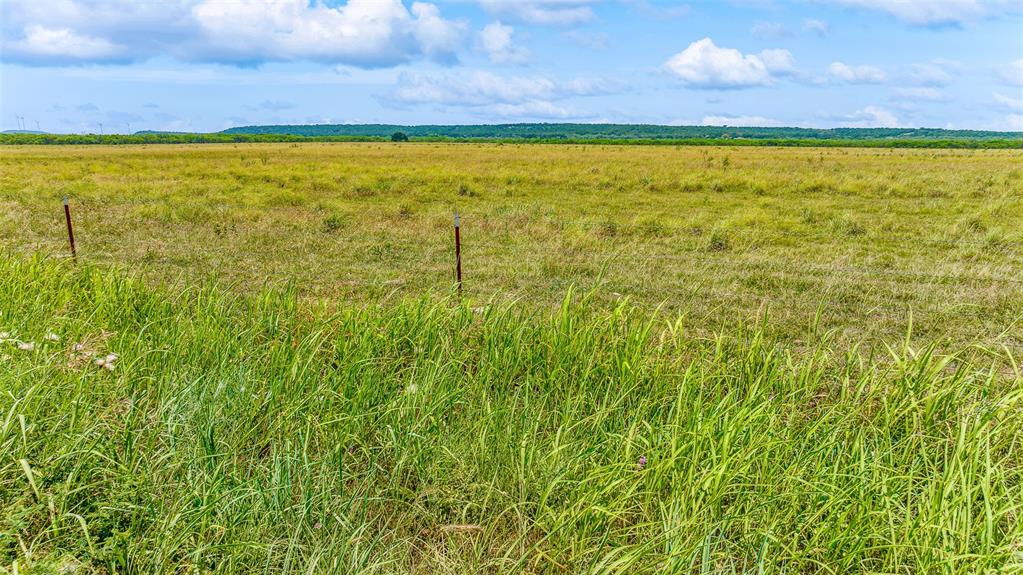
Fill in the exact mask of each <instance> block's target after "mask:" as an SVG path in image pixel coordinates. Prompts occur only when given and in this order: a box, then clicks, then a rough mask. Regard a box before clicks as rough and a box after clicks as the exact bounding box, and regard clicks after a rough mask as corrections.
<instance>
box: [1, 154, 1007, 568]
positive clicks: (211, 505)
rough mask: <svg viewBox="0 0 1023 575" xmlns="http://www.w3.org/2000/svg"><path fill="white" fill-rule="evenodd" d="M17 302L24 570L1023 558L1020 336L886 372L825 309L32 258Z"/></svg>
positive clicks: (9, 464) (14, 418)
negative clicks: (800, 318)
mask: <svg viewBox="0 0 1023 575" xmlns="http://www.w3.org/2000/svg"><path fill="white" fill-rule="evenodd" d="M125 161H126V160H125V159H123V158H121V159H116V160H112V159H111V158H107V162H125ZM107 173H109V171H108V172H107ZM185 175H186V176H187V174H185ZM136 185H138V183H136ZM194 193H195V192H193V194H194ZM6 201H9V200H6ZM143 205H144V204H143ZM317 233H320V232H317ZM150 241H154V240H150ZM729 243H730V245H731V247H730V248H729V249H732V250H734V249H736V247H735V245H734V244H735V243H736V242H734V241H733V242H729ZM298 264H299V262H295V265H298ZM0 310H2V312H3V314H2V315H0V330H2V331H4V332H7V333H5V334H4V335H3V338H4V342H3V343H2V344H0V362H2V366H3V369H0V388H2V389H3V391H4V392H3V393H2V394H0V454H2V457H0V564H2V565H3V567H0V569H4V570H6V571H7V572H10V573H185V572H195V573H246V574H248V573H279V572H289V573H290V572H296V573H297V572H302V573H450V574H461V573H471V572H486V573H552V574H554V573H637V574H643V573H658V574H659V573H781V572H784V573H947V574H960V573H961V574H972V573H1018V572H1020V570H1021V569H1023V554H1021V547H1020V544H1021V542H1023V521H1020V517H1019V514H1020V505H1021V501H1023V451H1021V450H1023V445H1021V444H1020V441H1019V438H1020V437H1021V436H1023V417H1021V416H1023V375H1021V373H1020V370H1019V367H1018V365H1019V364H1018V358H1016V360H1015V361H1014V360H1013V358H1012V357H1011V356H1010V355H1008V354H1007V353H1006V352H1005V351H1004V350H999V349H997V348H993V347H981V346H970V347H966V348H963V349H960V350H958V351H956V352H955V353H953V354H939V353H936V352H935V350H934V349H933V347H931V346H924V347H921V348H912V347H909V346H906V345H905V344H902V345H893V347H892V348H891V350H890V351H887V352H884V353H879V354H877V355H876V356H875V357H873V358H871V359H866V358H864V357H863V356H862V355H861V354H860V352H859V351H858V350H856V349H836V348H835V346H834V342H833V341H832V337H831V334H829V333H828V332H827V331H825V330H823V329H821V325H820V323H819V322H816V323H815V322H813V321H810V322H808V323H807V324H806V330H805V331H804V334H803V337H802V338H801V343H800V344H799V345H798V346H796V347H786V346H780V345H777V342H773V341H772V340H771V339H770V338H769V337H767V336H765V335H764V334H763V333H762V332H761V331H760V330H759V329H750V328H742V327H736V328H735V329H733V330H730V331H728V332H725V333H723V334H721V335H717V336H714V337H711V338H702V337H699V336H698V335H697V334H696V333H694V332H693V331H692V330H691V329H689V328H688V327H687V325H686V323H685V322H681V321H676V320H675V319H674V317H673V316H669V315H666V314H661V315H660V316H655V317H654V318H653V319H651V316H650V315H649V314H647V313H645V312H638V311H637V310H634V309H631V308H630V307H629V306H628V305H626V304H622V305H619V306H617V307H613V308H610V309H609V308H607V307H605V306H603V305H602V304H600V303H599V301H598V300H596V299H594V298H593V297H578V296H571V295H570V296H569V298H568V299H566V300H565V303H564V305H563V306H562V307H560V308H559V309H556V310H553V311H551V312H546V311H544V312H531V311H528V310H527V308H526V307H524V306H522V305H520V304H513V305H505V304H498V305H484V306H482V307H480V308H477V309H473V308H471V307H470V306H469V305H468V304H466V305H456V304H455V303H454V302H453V301H451V300H443V299H440V300H437V299H432V298H429V299H411V300H403V301H400V302H391V303H390V304H389V305H384V306H368V307H364V306H358V305H349V304H347V303H343V304H341V305H339V306H337V307H332V308H327V307H324V306H322V305H319V304H312V303H310V302H309V301H308V300H304V299H301V298H298V297H296V294H295V292H294V290H293V289H284V290H270V291H264V290H259V291H257V292H254V293H252V294H251V295H248V296H239V295H238V294H237V292H235V291H233V290H231V291H227V290H224V289H223V288H218V287H215V286H213V285H210V284H202V285H193V286H192V287H189V288H185V289H183V290H179V291H168V290H167V289H164V288H153V287H151V286H149V285H147V282H144V281H140V280H139V279H132V278H126V277H124V276H123V275H122V274H121V273H118V272H115V271H109V270H108V271H103V270H98V269H96V268H93V267H92V266H90V265H87V264H82V265H78V266H73V265H70V264H69V263H67V262H64V263H59V262H56V261H54V260H53V259H48V260H43V259H38V258H30V259H26V258H22V257H14V258H11V257H0Z"/></svg>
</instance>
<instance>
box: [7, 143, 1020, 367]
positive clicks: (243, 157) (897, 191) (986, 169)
mask: <svg viewBox="0 0 1023 575" xmlns="http://www.w3.org/2000/svg"><path fill="white" fill-rule="evenodd" d="M1021 162H1023V154H1021V153H1020V152H1019V151H996V150H985V151H973V150H880V149H806V148H797V149H794V148H702V147H639V146H575V145H495V144H415V143H414V144H375V143H374V144H302V145H299V144H253V145H206V146H149V147H146V146H125V147H112V146H106V147H100V146H97V147H71V146H68V147H5V148H3V154H2V155H0V202H2V207H3V215H2V216H0V239H2V241H3V242H4V244H5V245H7V246H8V247H9V248H10V249H11V250H12V251H14V252H17V253H31V252H43V253H46V254H52V255H55V256H64V255H65V254H66V252H67V248H66V243H65V242H66V238H65V235H64V228H63V225H64V224H63V219H62V218H63V215H62V212H61V206H60V198H61V196H63V195H69V196H71V198H72V201H73V209H74V215H75V217H76V224H77V230H78V241H79V249H80V255H81V257H82V258H83V259H86V260H89V261H92V262H99V263H104V264H112V265H114V266H117V267H123V268H129V269H135V270H141V271H143V272H144V273H145V274H146V275H147V277H149V278H151V279H152V280H153V281H157V282H168V281H169V282H175V283H185V284H188V283H194V282H198V281H202V280H203V279H205V278H207V277H208V276H209V275H211V274H213V275H216V276H218V277H220V278H221V279H223V280H226V281H228V282H231V284H232V285H233V286H235V287H236V289H240V290H246V291H249V290H254V289H255V288H257V287H259V286H262V285H263V284H264V283H265V282H266V281H271V282H275V283H277V282H282V281H289V280H291V281H294V282H295V285H296V288H297V289H298V290H299V291H300V293H302V294H303V295H305V296H307V297H310V298H331V299H339V300H354V301H357V302H367V303H370V302H372V303H375V302H379V301H381V300H386V299H387V298H395V297H400V296H404V295H410V294H411V295H415V294H420V293H425V292H446V291H447V290H448V289H450V286H451V283H452V257H453V246H452V237H451V236H452V233H451V224H452V217H451V216H452V213H453V212H454V211H455V210H459V211H460V212H462V214H463V238H464V262H465V263H464V267H465V274H466V284H465V290H466V295H467V296H468V297H470V298H472V299H473V300H477V301H485V300H488V299H489V298H492V297H496V298H500V299H504V298H517V299H519V300H522V301H523V302H525V303H527V304H530V305H536V306H538V307H546V306H550V305H555V304H557V303H558V302H560V301H561V300H562V298H563V297H564V295H565V293H566V290H567V289H568V288H569V286H571V285H575V286H577V287H578V288H579V289H580V290H581V291H589V290H594V297H595V298H596V299H597V300H598V301H602V302H605V303H607V304H609V305H610V304H613V303H614V302H615V301H617V300H619V299H620V298H629V299H630V301H632V302H633V303H635V304H637V305H639V306H641V307H647V308H654V307H657V306H663V307H664V308H666V309H667V310H669V311H670V312H671V313H672V314H674V313H676V312H679V313H683V314H685V316H686V318H687V319H686V320H684V321H685V323H686V325H687V326H688V328H689V329H690V330H692V331H695V332H696V333H699V334H705V333H709V332H711V331H713V330H716V329H719V328H724V327H727V326H730V325H732V324H735V323H737V322H742V321H756V320H758V319H762V318H763V317H764V314H765V313H766V314H767V320H766V325H767V327H768V329H769V330H770V331H773V332H775V333H777V334H778V335H781V336H784V337H789V338H793V339H799V338H800V337H801V336H802V334H803V333H805V331H806V329H807V327H808V326H809V325H810V323H811V322H812V320H813V317H814V316H815V314H816V312H817V310H818V307H820V309H821V310H822V316H821V328H822V329H835V330H837V331H838V332H839V337H840V338H841V339H842V340H843V341H846V342H858V341H868V342H872V341H878V340H884V341H892V340H893V339H895V338H900V337H903V336H904V335H905V333H906V330H907V328H908V326H909V318H910V312H912V325H913V333H914V337H915V338H920V339H924V340H934V339H938V338H948V339H950V340H951V341H953V342H956V343H964V342H971V343H972V342H979V343H986V344H1006V345H1009V346H1010V347H1012V348H1019V347H1020V346H1021V345H1023V336H1021V332H1023V328H1020V326H1019V325H1018V324H1016V323H1015V322H1016V320H1017V319H1018V318H1019V317H1020V316H1021V315H1023V283H1021V279H1023V278H1021V274H1020V271H1021V270H1023V255H1021V251H1020V248H1021V247H1023V218H1021V215H1023V167H1021Z"/></svg>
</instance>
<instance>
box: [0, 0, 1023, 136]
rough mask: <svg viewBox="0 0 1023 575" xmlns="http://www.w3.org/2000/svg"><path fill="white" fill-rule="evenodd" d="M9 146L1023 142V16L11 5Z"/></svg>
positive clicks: (646, 6) (946, 1)
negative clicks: (454, 132)
mask: <svg viewBox="0 0 1023 575" xmlns="http://www.w3.org/2000/svg"><path fill="white" fill-rule="evenodd" d="M0 36H2V37H0V98H2V99H0V109H2V118H0V129H3V130H9V129H16V128H19V127H24V128H27V129H37V128H38V129H42V130H45V131H51V132H99V131H100V129H101V128H100V126H101V125H102V130H103V131H104V132H106V133H111V132H127V131H129V130H131V131H135V130H142V129H151V130H188V131H215V130H222V129H224V128H227V127H230V126H235V125H246V124H267V123H273V124H280V123H377V122H379V123H400V124H426V123H448V124H449V123H494V122H501V123H504V122H534V121H542V122H561V121H577V122H621V123H657V124H713V125H733V126H744V125H758V126H783V125H784V126H811V127H837V126H854V127H875V126H882V127H888V126H893V127H897V126H911V127H918V126H926V127H949V128H973V129H995V130H1023V2H1020V1H1018V0H731V1H727V0H715V1H711V0H692V1H688V2H683V1H679V2H669V1H656V0H604V1H600V0H460V1H441V0H436V1H432V2H426V1H415V2H412V1H405V2H403V1H402V0H347V1H344V0H0Z"/></svg>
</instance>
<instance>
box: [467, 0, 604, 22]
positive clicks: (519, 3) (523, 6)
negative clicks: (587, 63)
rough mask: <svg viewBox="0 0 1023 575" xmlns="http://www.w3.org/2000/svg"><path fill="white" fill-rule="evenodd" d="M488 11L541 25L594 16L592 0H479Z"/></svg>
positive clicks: (514, 19) (587, 19)
mask: <svg viewBox="0 0 1023 575" xmlns="http://www.w3.org/2000/svg"><path fill="white" fill-rule="evenodd" d="M479 3H480V5H481V6H482V7H483V9H484V10H486V11H487V12H488V13H490V14H493V15H495V16H501V17H503V18H505V19H507V20H513V21H516V22H525V23H528V24H542V25H560V26H564V25H569V24H579V23H581V22H588V21H590V20H593V19H594V18H596V14H594V13H593V8H592V7H591V6H590V5H591V4H593V3H594V1H593V0H479Z"/></svg>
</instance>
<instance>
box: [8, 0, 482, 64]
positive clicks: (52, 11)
mask: <svg viewBox="0 0 1023 575" xmlns="http://www.w3.org/2000/svg"><path fill="white" fill-rule="evenodd" d="M42 4H44V3H40V2H38V1H37V0H5V1H4V3H3V16H4V18H3V20H4V23H3V26H2V28H3V37H4V39H3V48H4V59H5V60H8V61H12V62H19V63H27V64H37V65H39V64H74V63H88V62H107V61H115V60H144V59H147V58H152V57H156V56H171V57H176V58H178V59H181V60H186V61H200V62H217V63H234V64H256V63H261V62H265V61H290V60H315V61H321V62H329V63H336V64H347V65H352V66H360V67H366V68H371V67H380V66H389V65H394V64H398V63H402V62H406V61H409V60H412V59H415V58H418V57H425V58H431V59H434V60H440V61H452V60H454V58H455V54H456V53H457V51H458V50H459V49H460V47H461V45H462V43H463V40H464V37H465V35H466V32H467V29H468V26H467V24H466V23H465V22H463V21H455V20H447V19H445V18H443V17H442V16H441V13H440V10H439V9H438V8H437V6H436V5H434V4H430V3H425V2H413V3H412V4H411V7H410V8H406V6H405V4H404V3H403V2H402V0H348V1H347V2H346V3H344V4H340V5H334V4H333V3H331V4H328V3H327V1H326V0H231V1H227V2H225V1H221V0H173V1H169V2H132V1H128V0H89V1H87V0H55V1H54V2H52V3H50V2H47V3H45V4H46V6H45V7H41V5H42ZM44 8H45V9H44Z"/></svg>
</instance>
